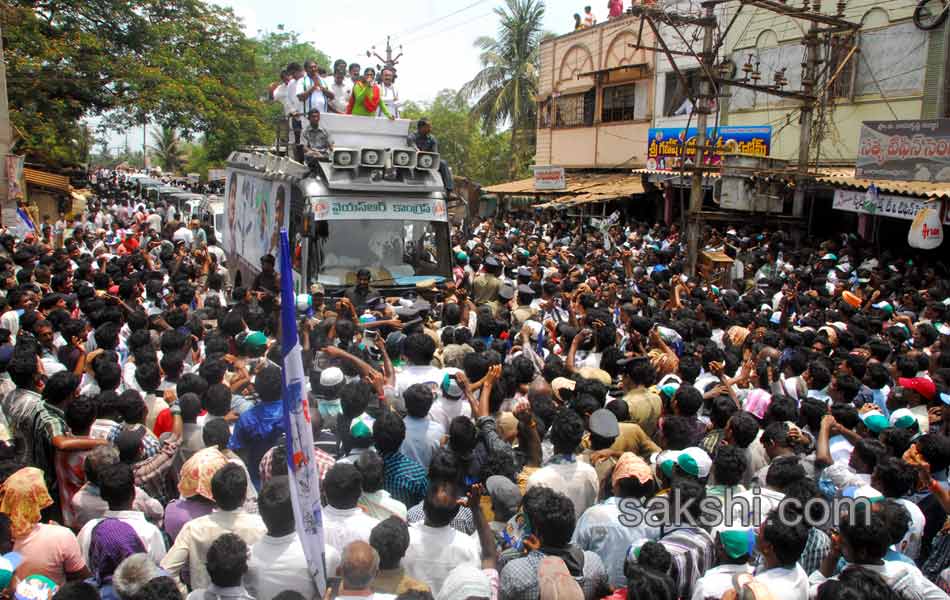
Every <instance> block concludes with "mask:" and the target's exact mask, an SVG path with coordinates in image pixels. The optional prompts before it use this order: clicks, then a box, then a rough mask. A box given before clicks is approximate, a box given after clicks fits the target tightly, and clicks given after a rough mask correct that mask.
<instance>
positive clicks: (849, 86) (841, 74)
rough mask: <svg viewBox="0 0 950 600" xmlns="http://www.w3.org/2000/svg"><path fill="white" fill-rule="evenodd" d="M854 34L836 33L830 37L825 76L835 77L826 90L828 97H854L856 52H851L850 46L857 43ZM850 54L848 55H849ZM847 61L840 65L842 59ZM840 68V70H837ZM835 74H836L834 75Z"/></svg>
mask: <svg viewBox="0 0 950 600" xmlns="http://www.w3.org/2000/svg"><path fill="white" fill-rule="evenodd" d="M857 40H858V38H857V36H856V35H855V34H849V35H836V36H834V37H832V38H831V41H830V44H829V47H828V70H827V73H828V75H827V77H828V78H829V79H830V78H831V77H835V80H834V81H833V82H831V86H830V87H829V90H828V97H829V98H832V99H835V98H843V99H848V100H850V99H851V98H853V97H854V78H855V75H856V74H857V54H851V48H852V46H854V45H855V44H856V43H857ZM849 55H850V57H849ZM846 60H847V61H848V62H847V63H846V64H844V65H843V66H842V63H844V61H846ZM839 69H840V71H839ZM835 74H837V76H836V75H835Z"/></svg>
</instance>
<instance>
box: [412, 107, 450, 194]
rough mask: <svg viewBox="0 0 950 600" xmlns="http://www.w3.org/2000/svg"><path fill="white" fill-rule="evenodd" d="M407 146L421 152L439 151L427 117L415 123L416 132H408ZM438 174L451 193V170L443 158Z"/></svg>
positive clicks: (447, 190) (437, 141)
mask: <svg viewBox="0 0 950 600" xmlns="http://www.w3.org/2000/svg"><path fill="white" fill-rule="evenodd" d="M408 142H409V146H410V147H412V148H415V149H417V150H421V151H422V152H434V153H436V154H438V153H439V140H437V139H435V136H434V135H432V123H430V122H429V119H427V118H426V117H422V118H421V119H419V122H418V123H416V132H415V133H410V134H409V140H408ZM439 175H441V176H442V184H443V185H444V186H445V191H446V192H448V193H449V194H451V193H452V190H454V189H455V184H454V183H453V182H452V172H451V171H449V163H447V162H445V161H444V160H439Z"/></svg>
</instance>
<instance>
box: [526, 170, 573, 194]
mask: <svg viewBox="0 0 950 600" xmlns="http://www.w3.org/2000/svg"><path fill="white" fill-rule="evenodd" d="M566 186H567V179H566V178H565V176H564V167H534V189H536V190H563V189H564V188H565V187H566Z"/></svg>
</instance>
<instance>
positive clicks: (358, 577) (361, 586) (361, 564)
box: [337, 541, 395, 600]
mask: <svg viewBox="0 0 950 600" xmlns="http://www.w3.org/2000/svg"><path fill="white" fill-rule="evenodd" d="M377 573H379V554H378V553H377V552H376V549H375V548H373V547H372V546H370V545H369V544H367V543H366V542H364V541H356V542H350V543H349V544H348V545H347V546H346V547H345V548H343V557H342V560H341V562H340V574H341V575H342V576H343V581H342V582H341V583H340V593H339V594H338V595H337V598H338V599H341V598H354V599H356V598H359V599H361V600H367V599H368V600H390V599H391V598H395V596H394V595H392V594H376V593H374V592H373V589H372V588H371V587H370V584H371V583H372V582H373V579H375V578H376V574H377Z"/></svg>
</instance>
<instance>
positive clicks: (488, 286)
mask: <svg viewBox="0 0 950 600" xmlns="http://www.w3.org/2000/svg"><path fill="white" fill-rule="evenodd" d="M500 272H501V263H500V262H498V259H497V258H495V257H494V256H489V257H488V258H486V259H485V262H484V264H483V265H482V272H481V273H479V274H478V275H476V276H475V280H474V281H472V301H473V302H474V303H475V305H476V306H481V305H482V304H486V303H488V302H491V301H493V300H495V299H496V298H497V297H498V288H500V287H501V280H500V279H499V278H498V274H499V273H500Z"/></svg>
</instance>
